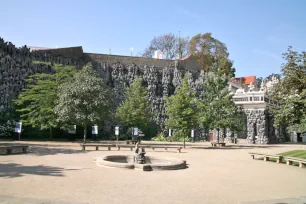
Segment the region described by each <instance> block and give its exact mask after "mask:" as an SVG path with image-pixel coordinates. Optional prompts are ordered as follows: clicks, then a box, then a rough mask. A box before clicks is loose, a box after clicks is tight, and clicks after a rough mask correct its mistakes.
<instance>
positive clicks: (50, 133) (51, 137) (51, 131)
mask: <svg viewBox="0 0 306 204" xmlns="http://www.w3.org/2000/svg"><path fill="white" fill-rule="evenodd" d="M49 139H50V140H52V139H53V137H52V127H50V138H49Z"/></svg>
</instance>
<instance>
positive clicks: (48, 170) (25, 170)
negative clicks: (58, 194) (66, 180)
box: [0, 163, 78, 178]
mask: <svg viewBox="0 0 306 204" xmlns="http://www.w3.org/2000/svg"><path fill="white" fill-rule="evenodd" d="M67 170H68V171H70V170H78V169H64V168H60V167H52V166H44V165H38V166H23V165H21V164H16V163H7V164H0V178H1V177H2V178H3V177H4V178H5V177H7V178H14V177H21V176H25V175H27V174H32V175H41V176H64V174H63V171H67Z"/></svg>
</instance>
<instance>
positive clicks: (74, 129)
mask: <svg viewBox="0 0 306 204" xmlns="http://www.w3.org/2000/svg"><path fill="white" fill-rule="evenodd" d="M68 133H69V134H76V125H72V129H68Z"/></svg>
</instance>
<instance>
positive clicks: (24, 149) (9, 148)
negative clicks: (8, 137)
mask: <svg viewBox="0 0 306 204" xmlns="http://www.w3.org/2000/svg"><path fill="white" fill-rule="evenodd" d="M28 148H29V145H6V146H0V150H6V153H7V154H12V152H13V150H14V149H22V152H23V153H26V152H27V150H28Z"/></svg>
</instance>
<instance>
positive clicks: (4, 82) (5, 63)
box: [0, 38, 54, 112]
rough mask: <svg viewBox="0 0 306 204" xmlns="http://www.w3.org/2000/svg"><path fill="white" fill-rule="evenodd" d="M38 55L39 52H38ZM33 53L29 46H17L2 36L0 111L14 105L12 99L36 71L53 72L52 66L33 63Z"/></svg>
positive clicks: (0, 49)
mask: <svg viewBox="0 0 306 204" xmlns="http://www.w3.org/2000/svg"><path fill="white" fill-rule="evenodd" d="M37 56H38V54H37ZM41 57H44V56H41ZM32 58H33V54H32V53H31V52H30V51H29V49H28V48H27V47H25V46H24V47H22V48H16V47H15V46H14V45H13V44H12V43H10V42H9V43H7V42H4V40H3V39H2V38H0V111H1V112H4V111H7V110H9V109H10V108H11V107H12V100H13V99H15V98H16V97H17V96H18V94H19V93H20V91H21V90H22V89H23V88H25V80H26V78H27V77H28V76H29V75H32V74H35V73H53V72H54V70H53V68H52V67H51V66H49V65H46V64H33V63H32Z"/></svg>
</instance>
